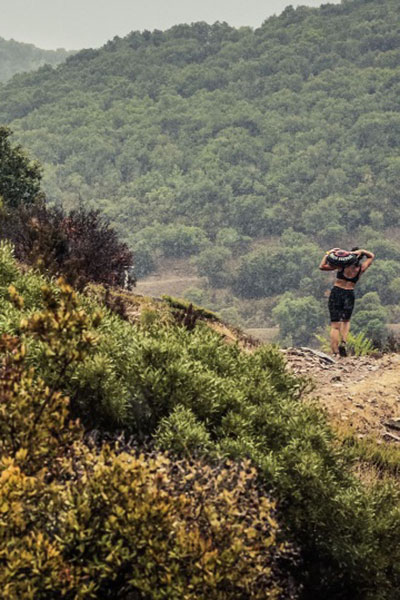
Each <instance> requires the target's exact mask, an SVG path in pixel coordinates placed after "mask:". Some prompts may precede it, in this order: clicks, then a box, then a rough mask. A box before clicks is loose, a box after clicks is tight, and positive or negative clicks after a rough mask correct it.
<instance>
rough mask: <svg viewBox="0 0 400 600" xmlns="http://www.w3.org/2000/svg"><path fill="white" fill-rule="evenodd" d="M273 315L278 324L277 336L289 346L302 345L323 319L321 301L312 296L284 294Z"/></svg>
mask: <svg viewBox="0 0 400 600" xmlns="http://www.w3.org/2000/svg"><path fill="white" fill-rule="evenodd" d="M272 314H273V317H274V319H275V321H276V322H277V323H278V325H279V336H280V339H281V340H284V341H286V344H287V345H290V346H292V345H293V346H302V345H303V346H304V345H306V344H308V343H309V342H310V340H311V339H312V337H313V335H314V331H315V330H316V329H318V328H319V327H320V326H321V325H322V323H323V321H324V310H323V308H322V306H321V303H320V302H318V300H316V299H315V298H314V297H313V296H304V297H302V298H301V297H300V298H298V297H295V296H294V295H293V294H292V293H290V292H288V293H286V294H284V295H283V296H282V298H281V300H280V301H279V302H278V304H277V305H276V306H275V308H274V309H273V310H272Z"/></svg>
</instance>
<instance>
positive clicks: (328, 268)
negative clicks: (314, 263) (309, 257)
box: [319, 250, 337, 271]
mask: <svg viewBox="0 0 400 600" xmlns="http://www.w3.org/2000/svg"><path fill="white" fill-rule="evenodd" d="M331 252H332V250H329V252H325V254H324V257H323V259H322V260H321V262H320V264H319V269H320V270H321V271H335V270H336V269H337V267H333V266H332V265H330V264H329V263H328V262H327V258H328V254H330V253H331Z"/></svg>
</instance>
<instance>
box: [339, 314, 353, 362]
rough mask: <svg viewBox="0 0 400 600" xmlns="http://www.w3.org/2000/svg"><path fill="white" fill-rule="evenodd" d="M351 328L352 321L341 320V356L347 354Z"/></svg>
mask: <svg viewBox="0 0 400 600" xmlns="http://www.w3.org/2000/svg"><path fill="white" fill-rule="evenodd" d="M349 329H350V321H341V322H340V338H341V341H340V344H339V354H340V356H347V348H346V342H347V336H348V335H349Z"/></svg>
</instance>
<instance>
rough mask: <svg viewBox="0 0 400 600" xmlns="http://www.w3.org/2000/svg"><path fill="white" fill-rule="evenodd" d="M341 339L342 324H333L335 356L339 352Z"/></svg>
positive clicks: (333, 351) (332, 347) (332, 335)
mask: <svg viewBox="0 0 400 600" xmlns="http://www.w3.org/2000/svg"><path fill="white" fill-rule="evenodd" d="M339 339H340V322H339V321H332V322H331V350H332V353H333V354H337V353H338V352H339Z"/></svg>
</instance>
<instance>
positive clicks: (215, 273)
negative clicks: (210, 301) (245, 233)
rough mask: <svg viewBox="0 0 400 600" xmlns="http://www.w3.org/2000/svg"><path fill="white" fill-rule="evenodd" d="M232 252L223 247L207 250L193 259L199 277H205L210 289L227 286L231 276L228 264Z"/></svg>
mask: <svg viewBox="0 0 400 600" xmlns="http://www.w3.org/2000/svg"><path fill="white" fill-rule="evenodd" d="M231 258H232V252H231V251H230V250H229V249H228V248H225V247H223V246H220V247H217V246H213V247H212V248H207V249H206V250H203V251H202V252H200V254H199V255H198V256H197V257H196V258H195V259H194V263H195V265H196V266H197V272H198V274H199V275H201V276H204V277H207V279H208V281H209V284H210V285H211V286H212V287H216V288H219V287H224V286H226V285H229V282H230V280H231V277H232V274H231V269H230V268H229V262H230V259H231Z"/></svg>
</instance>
